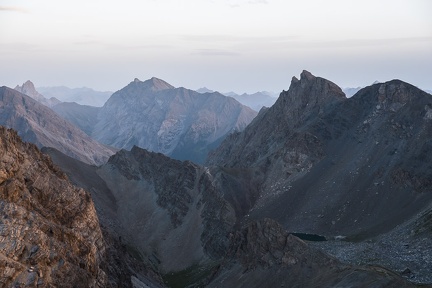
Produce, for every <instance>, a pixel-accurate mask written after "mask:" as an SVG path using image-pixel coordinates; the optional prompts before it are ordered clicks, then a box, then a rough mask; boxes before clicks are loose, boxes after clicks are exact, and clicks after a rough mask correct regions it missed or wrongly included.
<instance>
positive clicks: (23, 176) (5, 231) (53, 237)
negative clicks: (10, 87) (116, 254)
mask: <svg viewBox="0 0 432 288" xmlns="http://www.w3.org/2000/svg"><path fill="white" fill-rule="evenodd" d="M0 147H1V149H0V206H1V209H0V274H1V277H0V283H1V286H7V287H16V286H31V287H35V286H51V285H53V286H63V287H72V286H74V287H96V286H104V285H105V284H106V283H108V277H107V275H106V273H105V272H104V271H103V270H101V269H100V267H99V265H100V264H101V255H102V254H103V253H104V250H105V247H104V241H103V237H102V233H101V230H100V228H99V222H98V218H97V215H96V210H95V209H94V206H93V202H92V201H91V198H90V195H89V194H88V193H87V192H85V191H84V190H83V189H79V188H76V187H74V186H72V185H71V184H70V183H69V182H68V180H67V177H66V175H65V174H64V173H63V172H61V171H60V170H58V169H57V168H55V167H54V165H53V164H52V162H51V161H50V160H49V158H48V157H47V156H45V155H43V154H41V153H40V152H39V151H38V149H37V148H36V146H34V145H33V144H27V143H22V142H21V140H20V139H19V137H18V135H17V134H16V133H15V132H13V131H11V130H6V129H5V128H3V127H0Z"/></svg>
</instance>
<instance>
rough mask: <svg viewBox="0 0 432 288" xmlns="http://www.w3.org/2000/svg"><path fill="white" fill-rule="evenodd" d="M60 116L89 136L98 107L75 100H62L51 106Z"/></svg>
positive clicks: (95, 120) (95, 119)
mask: <svg viewBox="0 0 432 288" xmlns="http://www.w3.org/2000/svg"><path fill="white" fill-rule="evenodd" d="M51 109H52V110H54V112H56V113H57V114H58V115H60V116H61V117H62V118H64V119H66V120H67V121H69V122H71V123H72V124H74V125H75V126H77V127H78V128H80V129H81V130H82V131H84V132H85V133H86V134H87V135H89V136H91V134H92V132H93V127H94V124H95V123H96V122H97V116H98V113H99V111H100V110H101V108H100V107H94V106H88V105H80V104H78V103H75V102H62V103H59V104H57V105H55V106H53V107H51Z"/></svg>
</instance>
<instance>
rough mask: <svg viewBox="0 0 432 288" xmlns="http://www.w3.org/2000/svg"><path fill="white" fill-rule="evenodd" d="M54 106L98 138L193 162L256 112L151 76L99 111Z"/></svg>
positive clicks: (229, 101) (231, 101)
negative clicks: (175, 86)
mask: <svg viewBox="0 0 432 288" xmlns="http://www.w3.org/2000/svg"><path fill="white" fill-rule="evenodd" d="M66 106H67V107H66ZM54 110H55V111H56V112H57V113H59V114H60V115H62V116H63V117H65V118H66V119H68V120H70V121H71V122H73V123H74V124H76V125H78V126H79V127H80V128H81V129H82V130H83V131H85V132H86V133H88V134H89V135H90V134H91V135H92V137H93V138H94V139H96V140H97V141H100V142H101V143H104V144H107V145H110V146H114V147H117V148H125V149H131V148H132V147H133V146H134V145H136V146H139V147H142V148H145V149H148V150H151V151H155V152H161V153H164V154H165V155H168V156H171V157H173V158H176V159H180V160H184V159H188V160H192V161H195V162H198V163H201V162H203V161H204V159H205V157H206V156H207V154H208V151H209V150H210V149H213V148H215V147H216V146H217V145H218V144H219V143H220V142H221V141H222V140H223V139H224V137H226V135H228V134H229V133H231V132H233V131H241V130H242V129H244V128H245V127H246V125H247V124H249V123H250V121H252V119H253V118H254V117H255V116H256V112H254V111H252V110H251V109H249V108H248V107H245V106H242V105H241V104H239V103H238V102H237V101H235V100H234V99H232V98H228V97H225V96H223V95H221V94H219V93H217V92H215V93H210V94H203V95H202V94H199V93H198V92H195V91H192V90H188V89H185V88H174V87H173V86H171V85H170V84H168V83H166V82H165V81H163V80H160V79H157V78H152V79H150V80H147V81H144V82H142V81H140V80H138V79H135V80H134V81H133V82H131V83H130V84H129V85H127V86H126V87H124V88H123V89H121V90H119V91H117V92H115V93H114V94H113V95H112V96H111V97H110V99H109V100H108V101H107V102H106V103H105V105H104V106H103V107H102V108H100V110H97V109H93V110H92V109H91V108H89V107H87V108H86V107H81V106H77V105H72V104H62V105H58V106H57V107H54ZM90 110H91V111H90ZM96 117H97V120H95V118H96ZM90 132H91V133H90Z"/></svg>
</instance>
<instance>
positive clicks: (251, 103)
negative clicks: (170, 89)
mask: <svg viewBox="0 0 432 288" xmlns="http://www.w3.org/2000/svg"><path fill="white" fill-rule="evenodd" d="M196 91H197V92H199V93H201V94H204V93H213V92H215V91H213V90H210V89H208V88H206V87H203V88H200V89H197V90H196ZM222 94H223V95H225V96H228V97H232V98H234V99H236V100H237V101H238V102H240V103H241V104H243V105H245V106H248V107H250V108H252V109H253V110H255V111H257V112H258V111H260V110H261V108H263V107H270V106H272V105H273V104H274V103H275V102H276V99H277V97H276V95H273V94H272V93H270V92H266V91H262V92H256V93H253V94H247V93H243V94H237V93H234V92H227V93H222Z"/></svg>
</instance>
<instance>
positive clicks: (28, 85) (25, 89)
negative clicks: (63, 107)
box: [15, 80, 61, 107]
mask: <svg viewBox="0 0 432 288" xmlns="http://www.w3.org/2000/svg"><path fill="white" fill-rule="evenodd" d="M15 90H17V91H18V92H21V93H22V94H25V95H27V96H29V97H31V98H33V99H34V100H36V101H38V102H40V103H42V104H44V105H45V106H48V107H53V106H54V105H57V104H59V103H61V101H60V100H58V99H57V98H55V97H51V98H49V99H47V98H45V97H44V96H43V95H42V94H40V93H39V92H38V91H36V88H35V86H34V84H33V82H31V81H30V80H28V81H26V82H25V83H24V84H23V85H22V86H19V85H17V86H16V87H15Z"/></svg>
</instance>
